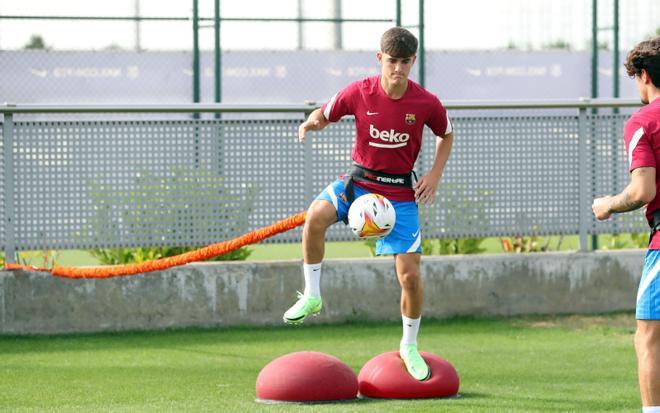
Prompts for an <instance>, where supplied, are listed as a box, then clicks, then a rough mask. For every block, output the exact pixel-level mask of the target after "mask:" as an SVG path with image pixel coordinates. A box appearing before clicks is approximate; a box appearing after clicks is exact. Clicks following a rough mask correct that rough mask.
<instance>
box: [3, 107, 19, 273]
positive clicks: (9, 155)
mask: <svg viewBox="0 0 660 413" xmlns="http://www.w3.org/2000/svg"><path fill="white" fill-rule="evenodd" d="M2 139H3V142H2V145H3V146H2V148H3V152H4V154H3V156H4V158H3V162H4V179H5V180H4V187H5V262H7V263H14V262H16V239H15V234H14V116H13V114H12V113H5V116H4V123H3V124H2Z"/></svg>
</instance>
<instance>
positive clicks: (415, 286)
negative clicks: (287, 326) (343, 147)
mask: <svg viewBox="0 0 660 413" xmlns="http://www.w3.org/2000/svg"><path fill="white" fill-rule="evenodd" d="M417 44H418V43H417V39H416V38H415V36H414V35H413V34H412V33H410V32H409V31H408V30H406V29H403V28H400V27H394V28H392V29H389V30H387V31H386V32H385V33H384V34H383V36H382V38H381V44H380V51H379V52H378V53H376V58H377V59H378V63H379V64H380V66H381V74H380V75H379V76H374V77H369V78H366V79H363V80H360V81H358V82H354V83H352V84H350V85H348V86H347V87H346V88H345V89H343V90H341V91H340V92H338V93H337V94H336V95H335V96H333V97H332V98H331V99H330V101H329V102H327V103H325V104H324V105H323V106H322V107H321V108H320V109H317V110H315V111H314V112H312V113H311V114H310V116H309V117H308V119H307V120H306V121H304V122H303V123H302V124H301V125H300V127H299V129H298V138H299V140H300V141H301V142H302V141H304V139H305V135H306V134H307V132H309V131H318V130H321V129H323V128H325V127H326V126H328V124H330V123H331V122H337V121H338V120H340V119H341V118H342V117H343V116H346V115H353V116H355V127H356V137H355V143H354V146H353V152H352V159H353V162H354V164H353V167H352V170H351V172H350V173H349V175H348V176H347V179H341V180H337V181H335V182H333V183H331V184H330V185H329V186H328V187H327V188H326V189H325V190H324V191H323V192H322V193H321V194H320V195H319V196H318V197H317V198H316V200H314V201H313V202H312V203H311V205H310V207H309V209H308V210H307V218H306V222H305V226H304V229H303V244H302V248H303V258H304V265H303V273H304V278H305V290H304V293H303V294H301V295H300V296H299V299H298V301H297V302H296V303H295V304H294V305H293V307H291V308H290V309H289V310H288V311H286V313H285V314H284V321H285V322H286V323H301V322H303V320H305V318H306V317H307V316H309V315H310V314H315V313H318V312H319V311H321V307H322V300H321V291H320V279H321V263H322V260H323V255H324V244H325V233H326V230H327V228H328V227H329V226H330V225H332V224H334V223H336V222H338V221H340V220H345V219H346V216H347V213H348V208H349V206H350V203H351V202H352V200H353V199H355V198H357V197H359V196H361V195H363V194H365V193H377V194H380V195H383V196H385V197H386V198H388V199H389V200H390V201H391V202H392V204H393V206H394V208H395V211H396V223H395V226H394V228H393V230H392V232H391V233H390V234H389V235H388V236H387V237H385V238H384V239H381V240H378V242H377V244H376V253H377V255H386V254H389V255H394V261H395V268H396V273H397V277H398V280H399V284H400V285H401V318H402V320H403V337H402V338H401V342H400V355H401V358H402V359H403V361H404V362H405V365H406V368H407V370H408V372H409V373H410V374H411V375H412V376H413V377H414V378H416V379H417V380H426V379H428V378H429V377H430V374H431V372H430V371H429V368H428V366H427V364H426V362H425V361H424V359H423V358H422V357H421V356H420V354H419V352H418V350H417V333H418V330H419V325H420V320H421V314H422V303H423V290H422V278H421V274H420V259H421V243H422V235H421V233H420V227H419V216H418V210H417V203H422V204H424V203H432V202H433V201H434V200H435V196H436V191H437V189H438V183H439V182H440V178H441V176H442V172H443V169H444V167H445V163H446V162H447V159H448V157H449V152H450V150H451V146H452V141H453V134H452V124H451V122H450V120H449V117H448V115H447V112H446V111H445V109H444V108H443V106H442V104H441V103H440V101H439V100H438V98H437V97H436V96H434V95H433V94H431V93H429V92H428V91H426V90H425V89H424V88H422V87H421V86H420V85H419V84H417V83H415V82H413V81H411V80H409V79H408V76H409V74H410V70H411V69H412V67H413V64H414V63H415V59H416V53H417ZM425 125H426V126H428V127H429V128H431V130H432V131H433V133H434V134H435V135H436V136H437V143H436V153H435V160H434V162H433V165H432V167H431V170H430V171H429V172H428V173H427V174H426V175H424V176H422V177H421V178H419V180H418V181H417V182H413V179H412V178H413V172H412V170H413V166H414V164H415V161H416V160H417V156H418V154H419V151H420V148H421V142H422V131H423V129H424V126H425ZM379 178H380V179H379ZM383 182H389V183H390V184H384V183H383Z"/></svg>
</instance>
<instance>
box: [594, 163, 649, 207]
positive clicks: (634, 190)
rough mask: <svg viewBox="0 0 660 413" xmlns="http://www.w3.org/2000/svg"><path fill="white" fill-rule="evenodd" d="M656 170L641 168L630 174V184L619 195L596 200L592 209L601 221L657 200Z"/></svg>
mask: <svg viewBox="0 0 660 413" xmlns="http://www.w3.org/2000/svg"><path fill="white" fill-rule="evenodd" d="M655 192H656V191H655V168H654V167H641V168H637V169H634V170H633V171H632V172H631V173H630V183H629V184H628V186H626V188H625V189H624V190H623V191H621V192H620V193H619V194H617V195H610V196H604V197H602V198H596V199H594V202H593V205H592V206H591V209H592V210H593V211H594V215H595V216H596V218H598V219H599V220H605V219H608V218H609V217H611V216H612V214H616V213H622V212H628V211H634V210H636V209H639V208H641V207H643V206H644V205H646V204H648V203H649V202H651V201H653V199H655Z"/></svg>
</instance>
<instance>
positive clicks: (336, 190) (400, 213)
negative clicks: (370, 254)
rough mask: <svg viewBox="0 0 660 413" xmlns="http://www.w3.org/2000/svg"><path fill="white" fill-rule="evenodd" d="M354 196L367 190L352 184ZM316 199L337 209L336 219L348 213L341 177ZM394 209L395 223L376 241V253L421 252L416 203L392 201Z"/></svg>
mask: <svg viewBox="0 0 660 413" xmlns="http://www.w3.org/2000/svg"><path fill="white" fill-rule="evenodd" d="M353 188H354V192H355V198H357V197H359V196H361V195H364V194H368V193H369V191H367V190H366V189H363V188H360V187H359V186H358V185H355V184H354V185H353ZM316 199H317V200H325V201H328V202H330V203H331V204H332V205H333V206H334V207H335V209H336V210H337V221H342V220H343V219H344V218H346V216H347V215H348V207H349V205H348V201H347V200H346V194H345V193H344V181H343V180H341V179H338V180H336V181H335V182H333V183H331V184H330V185H328V187H327V188H325V189H324V190H323V192H321V193H320V194H319V196H317V197H316ZM390 202H391V203H392V206H393V207H394V210H395V211H396V223H395V224H394V228H392V232H390V233H389V235H387V236H386V237H385V238H381V239H379V240H378V241H376V255H389V254H403V253H407V252H417V253H421V252H422V234H421V232H420V230H419V215H418V212H417V203H415V202H414V201H392V200H390Z"/></svg>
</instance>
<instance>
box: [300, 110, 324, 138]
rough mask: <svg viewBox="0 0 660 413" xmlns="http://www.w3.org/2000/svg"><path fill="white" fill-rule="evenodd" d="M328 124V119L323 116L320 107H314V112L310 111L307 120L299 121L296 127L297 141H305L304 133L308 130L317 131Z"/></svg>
mask: <svg viewBox="0 0 660 413" xmlns="http://www.w3.org/2000/svg"><path fill="white" fill-rule="evenodd" d="M329 124H330V121H329V120H327V119H326V118H325V116H324V115H323V111H322V110H321V108H319V109H316V110H315V111H314V112H312V113H310V114H309V117H308V118H307V120H306V121H304V122H303V123H301V124H300V126H299V127H298V141H300V142H305V135H306V134H307V132H308V131H310V130H313V131H318V130H321V129H323V128H325V127H326V126H328V125H329Z"/></svg>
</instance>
